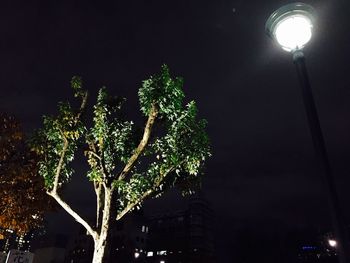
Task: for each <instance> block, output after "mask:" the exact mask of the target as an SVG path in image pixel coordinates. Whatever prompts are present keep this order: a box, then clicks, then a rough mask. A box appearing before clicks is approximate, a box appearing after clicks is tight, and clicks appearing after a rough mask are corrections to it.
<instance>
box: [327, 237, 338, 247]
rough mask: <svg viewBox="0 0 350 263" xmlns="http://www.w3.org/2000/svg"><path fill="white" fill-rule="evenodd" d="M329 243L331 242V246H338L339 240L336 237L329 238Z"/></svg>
mask: <svg viewBox="0 0 350 263" xmlns="http://www.w3.org/2000/svg"><path fill="white" fill-rule="evenodd" d="M328 244H329V245H330V246H331V247H336V246H337V241H335V240H334V239H329V240H328Z"/></svg>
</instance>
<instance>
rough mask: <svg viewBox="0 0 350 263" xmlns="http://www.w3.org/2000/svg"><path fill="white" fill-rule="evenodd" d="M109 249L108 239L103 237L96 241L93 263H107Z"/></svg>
mask: <svg viewBox="0 0 350 263" xmlns="http://www.w3.org/2000/svg"><path fill="white" fill-rule="evenodd" d="M106 250H107V239H106V238H105V239H104V240H102V239H101V238H100V239H99V240H98V241H97V242H95V248H94V256H93V258H92V263H105V260H106Z"/></svg>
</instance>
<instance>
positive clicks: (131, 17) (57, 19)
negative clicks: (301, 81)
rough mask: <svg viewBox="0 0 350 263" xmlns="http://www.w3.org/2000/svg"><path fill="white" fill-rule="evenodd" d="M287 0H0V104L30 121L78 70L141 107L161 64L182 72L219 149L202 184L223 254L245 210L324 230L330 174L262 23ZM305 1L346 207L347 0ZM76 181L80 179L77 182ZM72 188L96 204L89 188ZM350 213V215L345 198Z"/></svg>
mask: <svg viewBox="0 0 350 263" xmlns="http://www.w3.org/2000/svg"><path fill="white" fill-rule="evenodd" d="M289 2H290V1H280V0H264V1H257V0H254V1H243V0H237V1H233V0H215V1H209V0H207V1H203V0H202V1H199V0H177V1H164V0H162V1H161V0H147V1H146V0H142V1H141V0H140V1H136V0H134V1H95V2H90V1H86V0H85V1H82V0H81V1H73V0H70V1H30V2H29V1H22V2H21V1H11V4H10V5H6V4H5V3H2V4H1V6H0V72H1V73H0V83H1V96H0V110H1V111H5V112H7V113H12V114H15V115H16V116H17V117H18V118H19V119H20V120H21V121H22V122H23V125H24V127H25V128H26V130H28V131H30V130H32V129H33V128H37V127H39V125H40V122H41V116H42V115H43V114H48V113H53V112H54V110H55V109H56V106H55V105H56V103H57V102H58V101H60V100H65V99H67V98H69V96H70V92H71V90H70V88H69V80H70V78H71V77H72V76H73V75H77V74H78V75H81V76H82V77H83V79H84V81H85V83H86V88H88V89H89V90H90V91H92V93H93V92H96V91H97V89H98V88H99V87H101V86H102V85H106V86H107V87H108V88H109V90H110V91H111V93H113V94H115V95H122V96H125V97H127V98H128V102H129V104H128V106H129V107H130V109H135V108H137V106H136V105H137V89H138V87H139V86H140V83H141V80H143V79H146V78H147V77H148V76H149V75H150V74H152V73H154V72H157V71H158V70H159V68H160V65H161V64H162V63H166V64H168V65H169V66H170V69H171V70H172V72H173V73H174V74H175V75H179V76H183V77H184V80H185V86H184V90H185V93H186V95H187V98H189V99H194V100H196V101H197V103H198V107H199V112H200V115H201V116H202V117H204V118H206V119H207V120H208V122H209V127H208V132H209V135H210V138H211V141H212V149H213V157H212V158H211V159H210V160H209V161H208V165H207V171H206V178H205V179H204V192H205V193H206V196H207V198H208V199H209V201H210V202H211V204H212V207H213V209H214V210H215V213H216V220H217V222H218V223H217V227H216V240H217V243H218V244H219V245H218V246H219V247H220V249H221V250H220V251H221V252H222V253H225V252H224V251H225V249H224V248H229V246H230V244H228V243H227V242H226V241H225V240H227V238H225V236H226V237H227V236H230V235H233V234H234V229H236V228H239V226H240V225H241V224H242V221H244V222H248V223H249V224H252V225H257V224H261V225H267V224H280V225H282V226H286V227H290V226H293V227H297V226H306V225H313V226H326V227H327V226H328V225H329V216H328V210H327V204H326V197H325V194H324V188H323V181H322V177H321V176H322V175H321V171H320V170H319V169H318V167H317V165H316V163H315V159H314V155H313V148H312V143H311V137H310V134H309V130H308V127H307V122H306V117H305V113H304V109H303V105H302V99H301V92H300V88H299V86H298V82H297V76H296V72H295V69H294V65H293V63H292V60H291V56H290V54H289V53H286V52H284V51H282V50H281V49H280V48H279V47H277V45H276V44H274V43H273V42H272V41H271V40H270V39H269V38H268V37H267V36H266V35H265V32H264V23H265V21H266V19H267V18H268V16H269V15H270V14H271V13H272V12H273V11H274V10H275V9H277V8H278V7H280V6H281V5H283V4H286V3H289ZM305 2H306V3H309V4H312V5H313V6H314V7H315V8H316V11H317V14H318V16H317V22H316V24H315V32H314V36H313V39H312V41H311V42H310V43H309V45H308V46H307V47H306V49H305V54H306V58H307V64H308V70H309V73H310V79H311V83H312V87H313V90H314V96H315V100H316V104H317V107H318V109H319V115H320V121H321V125H322V129H323V132H324V136H325V140H326V143H327V148H328V151H329V157H330V160H331V164H332V167H333V170H334V175H335V176H336V179H337V184H338V186H339V191H340V196H341V202H342V205H343V207H344V210H345V208H348V205H349V201H350V191H348V188H349V186H350V178H349V172H350V167H349V165H348V164H349V158H350V118H349V117H350V103H349V102H350V85H349V82H350V81H349V78H348V76H349V73H350V72H349V67H348V64H349V58H350V51H349V47H350V34H349V25H350V23H349V22H350V16H348V13H347V11H346V10H349V4H348V3H345V1H340V0H339V1H334V0H333V1H332V0H319V1H305ZM131 111H132V110H131ZM79 184H81V181H80V179H76V180H75V181H74V185H75V186H76V185H79ZM84 185H85V184H84ZM69 191H71V190H69ZM68 199H74V201H75V203H76V204H77V205H78V206H79V207H83V208H84V207H85V208H87V207H89V206H91V204H89V202H87V200H89V199H88V198H87V197H85V195H79V196H77V195H74V196H73V197H72V196H68ZM168 199H169V200H170V201H172V202H174V200H175V199H172V197H169V198H168ZM345 214H346V221H347V222H348V223H349V222H350V213H349V210H348V209H347V211H346V210H345ZM223 240H224V241H225V242H224V241H223ZM226 258H228V257H226Z"/></svg>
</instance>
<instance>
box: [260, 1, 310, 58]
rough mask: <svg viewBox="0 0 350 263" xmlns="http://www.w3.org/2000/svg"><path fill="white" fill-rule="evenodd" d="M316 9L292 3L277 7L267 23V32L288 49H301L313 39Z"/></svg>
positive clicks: (292, 50) (290, 50) (289, 50)
mask: <svg viewBox="0 0 350 263" xmlns="http://www.w3.org/2000/svg"><path fill="white" fill-rule="evenodd" d="M313 21H314V9H313V8H312V7H311V6H310V5H307V4H304V3H292V4H288V5H285V6H282V7H281V8H279V9H277V10H276V11H275V12H273V13H272V15H271V16H270V17H269V18H268V20H267V21H266V24H265V30H266V33H267V34H268V35H269V36H270V37H271V38H272V39H274V40H276V41H277V43H278V44H279V45H280V46H281V47H282V48H283V49H284V50H286V51H288V52H294V51H296V50H301V49H302V48H303V47H304V46H305V45H306V44H307V43H308V42H309V41H310V39H311V36H312V24H313Z"/></svg>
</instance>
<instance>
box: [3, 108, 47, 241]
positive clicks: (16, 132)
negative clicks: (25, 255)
mask: <svg viewBox="0 0 350 263" xmlns="http://www.w3.org/2000/svg"><path fill="white" fill-rule="evenodd" d="M37 162H38V156H37V155H36V154H35V153H34V152H33V151H31V150H30V148H29V146H28V144H27V143H26V141H25V138H24V133H23V131H22V129H21V127H20V125H19V123H18V121H17V120H16V119H15V118H14V117H11V116H8V115H6V114H3V113H0V181H1V183H0V210H1V214H0V234H1V236H2V237H3V236H4V233H3V232H1V231H4V230H6V229H11V230H13V231H15V232H16V233H17V234H19V235H23V234H25V233H27V232H29V231H30V230H32V229H35V228H37V227H39V226H41V224H42V222H43V218H44V212H45V211H47V210H48V209H51V208H53V206H52V201H51V200H50V198H49V197H48V196H47V195H46V191H45V187H44V180H43V178H42V177H41V176H39V175H38V173H37Z"/></svg>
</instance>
